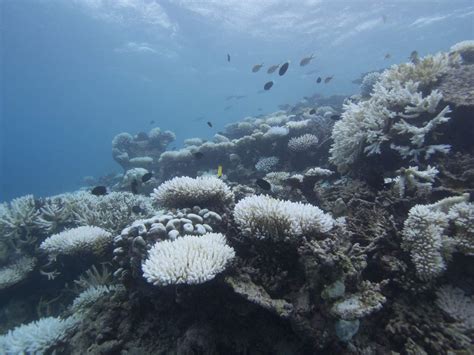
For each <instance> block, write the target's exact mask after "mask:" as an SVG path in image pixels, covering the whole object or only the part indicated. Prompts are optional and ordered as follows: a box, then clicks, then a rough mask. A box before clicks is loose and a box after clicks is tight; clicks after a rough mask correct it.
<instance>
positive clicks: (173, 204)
mask: <svg viewBox="0 0 474 355" xmlns="http://www.w3.org/2000/svg"><path fill="white" fill-rule="evenodd" d="M151 197H152V198H153V199H155V201H156V202H157V203H158V204H159V205H160V206H163V207H169V208H178V207H192V206H196V205H199V206H206V207H208V206H209V205H218V206H226V205H229V204H231V203H232V202H233V200H234V195H233V193H232V191H231V190H230V188H229V187H228V186H227V185H226V184H225V183H224V182H222V181H221V180H219V179H218V178H216V177H213V176H204V177H198V178H196V179H193V178H191V177H188V176H181V177H175V178H173V179H171V180H168V181H165V182H164V183H163V184H161V185H160V186H158V188H156V189H154V190H153V193H152V194H151Z"/></svg>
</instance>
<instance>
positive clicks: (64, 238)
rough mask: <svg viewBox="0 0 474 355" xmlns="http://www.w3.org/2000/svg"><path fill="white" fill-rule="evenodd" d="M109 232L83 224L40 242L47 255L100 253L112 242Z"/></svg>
mask: <svg viewBox="0 0 474 355" xmlns="http://www.w3.org/2000/svg"><path fill="white" fill-rule="evenodd" d="M112 239H113V236H112V234H111V233H109V232H107V231H106V230H104V229H102V228H99V227H91V226H83V227H77V228H73V229H69V230H65V231H64V232H61V233H58V234H53V235H52V236H50V237H48V238H47V239H46V240H45V241H44V242H42V243H41V245H40V249H42V250H43V251H45V252H46V253H48V254H49V255H52V256H55V255H74V254H83V253H85V254H87V253H91V254H99V255H100V254H101V253H102V252H103V251H104V250H105V249H106V248H107V246H109V245H110V244H111V243H112Z"/></svg>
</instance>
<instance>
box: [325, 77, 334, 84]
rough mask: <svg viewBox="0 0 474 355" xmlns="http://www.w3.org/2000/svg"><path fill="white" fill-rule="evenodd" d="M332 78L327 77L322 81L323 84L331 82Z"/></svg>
mask: <svg viewBox="0 0 474 355" xmlns="http://www.w3.org/2000/svg"><path fill="white" fill-rule="evenodd" d="M332 78H334V75H332V76H328V77H327V78H326V79H324V84H327V83H329V82H330V81H331V80H332Z"/></svg>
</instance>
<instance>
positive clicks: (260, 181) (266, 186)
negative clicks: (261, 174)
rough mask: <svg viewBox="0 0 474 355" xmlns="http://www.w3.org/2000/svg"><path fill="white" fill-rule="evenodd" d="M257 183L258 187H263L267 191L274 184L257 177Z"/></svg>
mask: <svg viewBox="0 0 474 355" xmlns="http://www.w3.org/2000/svg"><path fill="white" fill-rule="evenodd" d="M255 183H256V184H257V185H258V187H260V188H261V189H263V190H265V191H269V190H270V189H271V188H272V185H271V184H270V183H269V182H268V181H267V180H264V179H257V180H256V181H255Z"/></svg>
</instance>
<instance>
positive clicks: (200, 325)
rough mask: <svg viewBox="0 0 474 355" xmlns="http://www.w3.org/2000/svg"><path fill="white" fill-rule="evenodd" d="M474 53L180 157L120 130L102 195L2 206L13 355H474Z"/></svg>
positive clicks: (236, 132)
mask: <svg viewBox="0 0 474 355" xmlns="http://www.w3.org/2000/svg"><path fill="white" fill-rule="evenodd" d="M473 53H474V44H473V42H472V41H466V42H462V43H458V44H456V45H455V46H453V47H452V48H451V51H450V52H448V53H438V54H435V55H430V56H427V57H425V58H419V59H418V58H417V60H416V61H412V62H410V63H404V64H400V65H394V66H392V67H391V68H389V69H386V70H385V71H383V72H381V73H378V72H377V73H369V74H367V75H366V76H365V78H364V79H363V80H362V85H361V94H360V95H354V96H352V97H349V98H345V100H344V102H343V104H342V105H340V103H341V102H340V100H339V104H338V102H337V101H338V100H337V98H336V99H335V100H333V101H332V102H331V100H330V99H326V100H325V101H324V99H321V98H318V97H313V98H311V99H310V101H307V102H306V103H304V104H303V103H300V104H297V105H296V106H294V107H292V108H289V109H288V110H286V111H278V112H275V113H272V114H270V115H266V116H260V117H259V118H254V117H247V118H245V119H243V120H242V121H240V122H236V123H233V124H230V125H228V126H227V127H226V129H225V130H224V131H223V132H220V133H219V134H216V135H215V137H214V139H213V140H212V141H204V140H202V139H200V138H189V139H187V140H186V141H185V145H184V147H183V148H181V149H178V150H167V149H168V146H169V144H170V143H171V142H172V141H173V140H174V139H175V135H174V134H173V133H172V132H170V131H161V130H160V129H159V128H154V129H152V130H151V131H150V132H148V133H145V132H142V133H139V134H137V135H131V134H129V133H120V134H118V135H117V136H116V137H115V138H114V139H113V141H112V153H113V158H114V159H115V160H116V161H117V162H118V163H119V164H120V165H121V166H122V167H123V169H124V173H123V174H120V175H118V176H113V177H108V178H107V179H105V180H104V185H105V187H104V188H101V189H100V190H101V192H100V194H99V193H98V194H97V195H95V194H91V193H90V189H88V190H81V191H77V192H73V193H66V194H62V195H58V196H53V197H48V198H42V199H36V198H34V197H33V196H31V195H28V196H23V197H20V198H16V199H14V200H12V201H11V202H9V203H4V204H0V291H1V292H2V293H3V294H4V295H6V297H7V298H11V301H9V307H10V308H11V309H13V310H12V311H11V312H12V313H11V314H10V316H9V318H8V320H7V318H5V317H4V316H2V318H4V320H3V321H2V329H3V333H4V335H2V336H0V353H4V354H20V353H22V354H23V353H45V352H47V353H51V352H53V353H54V352H56V353H76V354H79V353H81V354H84V353H94V354H128V353H133V354H145V353H150V354H151V353H156V354H158V353H178V354H198V353H199V354H200V353H206V354H207V353H209V354H225V353H242V354H244V353H255V354H257V353H258V354H260V353H261V354H306V353H313V354H314V353H328V354H329V353H334V354H335V353H350V354H385V353H387V354H388V353H392V354H395V353H397V354H454V353H456V354H468V353H473V352H474V348H473V345H472V344H473V342H472V339H473V338H472V336H473V334H474V333H473V332H474V300H473V298H472V294H473V292H474V286H473V285H474V272H473V269H472V265H473V261H474V259H473V257H474V204H473V202H472V200H473V199H472V196H473V194H474V145H473V140H472V134H473V133H474V120H473V115H472V112H473V110H474V87H473V86H472V84H473V82H472V77H473V76H472V74H473V73H474V64H473V62H474V59H473V58H474V55H473ZM229 58H230V57H229ZM310 59H311V58H309V59H308V62H309V60H310ZM229 60H230V59H229ZM301 65H303V64H301ZM258 69H259V68H257V69H256V70H258ZM469 73H470V75H469ZM456 88H464V89H462V90H461V89H460V90H457V89H456ZM318 100H320V101H318ZM310 112H311V113H310ZM218 166H221V168H220V169H221V172H222V176H219V177H218V176H217V173H216V171H217V168H218ZM256 181H257V182H258V183H256ZM26 303H28V304H31V305H33V306H28V307H26V309H24V310H20V308H22V305H24V304H26ZM15 309H16V310H15ZM2 312H4V311H2ZM15 312H17V313H18V315H14V313H15ZM2 314H3V313H2ZM22 323H23V324H22ZM18 324H21V325H18Z"/></svg>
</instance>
